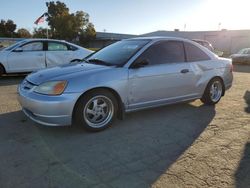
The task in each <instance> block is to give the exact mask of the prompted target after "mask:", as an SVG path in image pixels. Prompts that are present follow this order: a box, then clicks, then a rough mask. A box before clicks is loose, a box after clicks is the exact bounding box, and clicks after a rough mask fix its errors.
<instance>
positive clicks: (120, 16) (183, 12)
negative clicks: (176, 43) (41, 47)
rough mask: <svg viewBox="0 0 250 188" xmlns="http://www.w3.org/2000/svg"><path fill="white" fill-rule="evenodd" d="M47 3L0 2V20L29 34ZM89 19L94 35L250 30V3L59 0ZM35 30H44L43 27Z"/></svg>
mask: <svg viewBox="0 0 250 188" xmlns="http://www.w3.org/2000/svg"><path fill="white" fill-rule="evenodd" d="M46 1H49V0H0V3H1V6H0V19H4V20H6V19H12V20H13V21H14V22H15V23H16V24H17V28H26V29H28V30H29V31H32V30H33V29H34V28H35V27H37V26H36V25H35V24H34V21H35V20H36V19H37V18H38V17H39V16H41V15H42V14H43V13H44V12H46V10H47V7H46V5H45V3H46ZM61 2H64V3H65V4H66V5H67V7H68V8H69V10H70V12H71V13H73V12H76V11H78V10H82V11H84V12H87V13H88V14H89V15H90V22H92V23H93V24H94V25H95V29H96V31H106V32H114V33H126V34H144V33H149V32H153V31H158V30H170V31H172V30H174V29H179V30H181V31H182V30H185V31H206V30H218V29H232V30H239V29H250V21H249V20H250V19H249V18H250V14H249V10H250V9H249V7H250V0H61ZM38 26H42V27H46V23H43V24H40V25H38Z"/></svg>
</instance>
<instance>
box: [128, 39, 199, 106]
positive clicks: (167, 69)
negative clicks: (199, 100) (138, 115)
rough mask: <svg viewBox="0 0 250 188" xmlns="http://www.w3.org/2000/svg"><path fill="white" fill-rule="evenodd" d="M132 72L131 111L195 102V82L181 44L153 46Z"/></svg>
mask: <svg viewBox="0 0 250 188" xmlns="http://www.w3.org/2000/svg"><path fill="white" fill-rule="evenodd" d="M140 61H147V62H148V63H149V64H148V65H146V66H144V67H139V68H135V67H133V64H132V66H131V68H130V69H129V99H128V101H129V108H131V109H133V108H143V107H148V106H153V105H159V104H162V103H168V102H173V101H178V100H181V99H187V98H192V97H193V96H194V95H195V92H194V91H193V90H194V87H195V86H194V85H195V82H196V78H195V75H194V73H193V72H192V69H191V67H190V64H189V63H187V62H186V58H185V51H184V45H183V42H182V41H161V42H157V43H155V44H153V45H152V46H150V47H149V48H148V49H147V50H146V51H144V52H143V53H142V55H140V56H139V58H137V60H136V61H135V62H134V64H137V63H139V62H140Z"/></svg>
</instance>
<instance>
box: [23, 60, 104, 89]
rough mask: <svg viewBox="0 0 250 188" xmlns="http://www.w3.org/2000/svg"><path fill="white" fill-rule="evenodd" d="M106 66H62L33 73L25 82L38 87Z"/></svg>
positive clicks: (83, 64)
mask: <svg viewBox="0 0 250 188" xmlns="http://www.w3.org/2000/svg"><path fill="white" fill-rule="evenodd" d="M107 68H109V67H107V66H101V65H94V64H87V63H80V64H67V65H63V66H58V67H53V68H48V69H43V70H40V71H37V72H33V73H31V74H30V75H28V76H27V78H26V79H27V80H28V81H29V82H31V83H33V84H35V85H39V84H41V83H43V82H47V81H50V80H57V78H59V77H62V76H63V77H65V79H67V77H70V76H73V75H74V74H76V73H79V72H82V73H83V74H84V73H87V72H89V71H94V70H99V69H107Z"/></svg>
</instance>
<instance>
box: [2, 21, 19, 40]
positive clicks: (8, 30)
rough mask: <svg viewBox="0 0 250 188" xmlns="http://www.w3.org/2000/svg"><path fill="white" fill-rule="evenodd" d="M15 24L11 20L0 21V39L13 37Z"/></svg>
mask: <svg viewBox="0 0 250 188" xmlns="http://www.w3.org/2000/svg"><path fill="white" fill-rule="evenodd" d="M15 30H16V24H15V23H14V22H13V21H12V20H7V21H5V20H1V22H0V37H14V36H15V34H16V33H15Z"/></svg>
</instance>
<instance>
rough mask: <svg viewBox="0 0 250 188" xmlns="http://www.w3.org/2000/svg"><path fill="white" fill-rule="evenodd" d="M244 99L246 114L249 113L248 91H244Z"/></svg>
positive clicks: (249, 99) (249, 95)
mask: <svg viewBox="0 0 250 188" xmlns="http://www.w3.org/2000/svg"><path fill="white" fill-rule="evenodd" d="M244 99H245V101H246V104H247V107H246V108H245V111H246V112H247V113H250V91H248V90H247V91H246V92H245V95H244Z"/></svg>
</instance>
